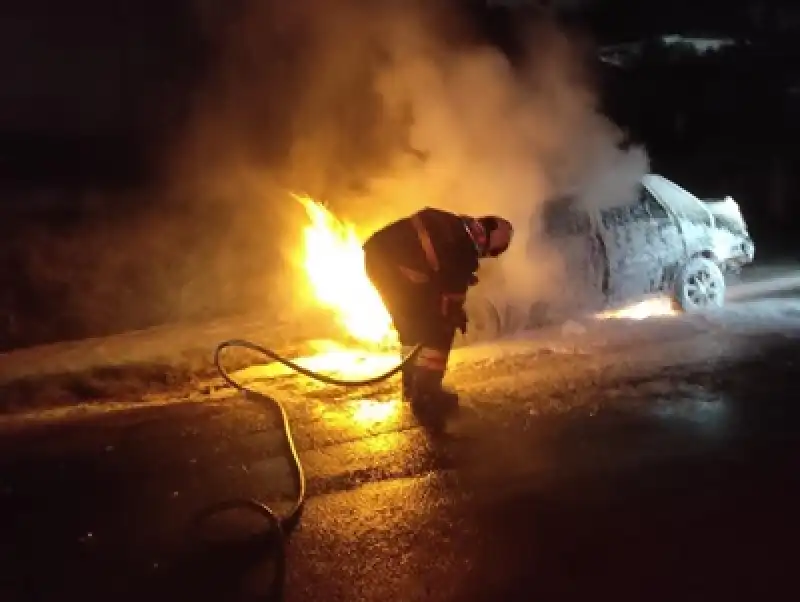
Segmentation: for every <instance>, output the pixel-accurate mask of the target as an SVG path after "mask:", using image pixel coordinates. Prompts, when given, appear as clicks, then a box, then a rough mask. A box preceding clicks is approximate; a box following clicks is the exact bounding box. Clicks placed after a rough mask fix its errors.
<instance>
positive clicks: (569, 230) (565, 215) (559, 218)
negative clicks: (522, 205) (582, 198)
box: [544, 197, 590, 236]
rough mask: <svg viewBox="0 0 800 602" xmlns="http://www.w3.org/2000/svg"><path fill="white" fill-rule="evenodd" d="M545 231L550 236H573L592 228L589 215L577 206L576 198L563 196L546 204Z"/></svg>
mask: <svg viewBox="0 0 800 602" xmlns="http://www.w3.org/2000/svg"><path fill="white" fill-rule="evenodd" d="M544 226H545V232H546V233H547V234H549V235H550V236H571V235H576V234H584V233H586V232H588V231H589V230H590V223H589V216H588V215H587V213H586V212H585V211H582V210H581V209H580V208H578V207H576V206H575V202H574V199H572V198H570V197H562V198H558V199H554V200H552V201H549V202H548V203H546V204H545V210H544Z"/></svg>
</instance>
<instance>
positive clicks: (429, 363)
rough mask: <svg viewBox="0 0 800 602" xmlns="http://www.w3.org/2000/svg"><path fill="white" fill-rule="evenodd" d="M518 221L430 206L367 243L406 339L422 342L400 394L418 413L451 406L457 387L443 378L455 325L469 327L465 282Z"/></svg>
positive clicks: (372, 269)
mask: <svg viewBox="0 0 800 602" xmlns="http://www.w3.org/2000/svg"><path fill="white" fill-rule="evenodd" d="M512 235H513V228H512V226H511V223H510V222H509V221H508V220H505V219H503V218H501V217H496V216H486V217H478V218H474V217H469V216H466V215H458V214H455V213H450V212H447V211H442V210H440V209H434V208H430V207H426V208H425V209H422V210H421V211H418V212H416V213H415V214H413V215H411V216H409V217H406V218H403V219H400V220H397V221H395V222H393V223H390V224H389V225H387V226H385V227H383V228H381V229H380V230H378V231H377V232H375V233H374V234H372V236H370V238H369V239H368V240H367V241H366V242H365V243H364V263H365V269H366V272H367V276H368V277H369V279H370V280H371V281H372V283H373V285H374V286H375V288H376V289H377V291H378V293H379V294H380V295H381V298H382V299H383V302H384V304H385V305H386V309H387V310H388V311H389V314H390V315H391V317H392V320H393V322H394V327H395V329H396V330H397V334H398V336H399V338H400V343H401V345H402V346H403V352H404V355H405V354H406V353H407V352H408V351H409V350H410V348H412V347H414V346H416V345H418V344H419V345H421V346H422V349H421V350H420V352H419V354H418V355H417V358H416V360H415V361H414V363H413V364H411V365H409V366H407V367H406V369H404V371H403V373H402V379H403V396H404V398H406V399H407V400H409V401H410V402H411V406H412V409H413V410H414V412H415V413H416V414H417V415H418V416H421V417H424V415H426V414H428V415H430V413H431V412H432V413H433V414H434V415H442V414H447V413H450V412H451V411H453V410H455V409H457V407H458V395H457V394H456V393H455V392H452V391H450V390H447V389H444V388H443V387H442V380H443V378H444V375H445V372H446V370H447V361H448V357H449V354H450V350H451V348H452V346H453V340H454V338H455V332H456V330H460V331H461V332H462V333H466V331H467V315H466V311H465V309H464V303H465V301H466V294H467V290H468V288H469V287H470V286H472V285H474V284H477V282H478V278H477V276H476V274H475V272H476V271H477V270H478V261H479V260H480V259H483V258H488V257H497V256H499V255H500V254H502V253H503V252H505V251H506V249H508V246H509V244H510V243H511V238H512Z"/></svg>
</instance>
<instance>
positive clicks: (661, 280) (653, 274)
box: [639, 186, 686, 292]
mask: <svg viewBox="0 0 800 602" xmlns="http://www.w3.org/2000/svg"><path fill="white" fill-rule="evenodd" d="M639 198H640V201H641V203H642V204H643V205H644V207H645V211H646V213H647V216H648V218H649V227H647V228H645V229H644V234H645V249H646V253H647V255H648V256H649V258H650V261H651V265H650V266H649V272H650V278H649V283H648V284H649V292H656V291H663V290H665V288H666V287H667V286H668V285H669V283H670V282H672V279H673V278H674V276H675V270H677V269H678V268H680V266H681V265H682V264H683V260H684V257H685V255H686V245H685V241H684V236H683V232H682V231H681V227H680V224H679V223H678V220H677V218H676V216H675V215H674V214H673V213H672V211H670V210H669V209H668V208H667V205H666V204H665V203H662V202H661V201H660V199H658V197H656V196H655V195H654V194H653V193H652V191H650V190H649V189H648V188H647V187H646V186H642V188H641V191H640V196H639Z"/></svg>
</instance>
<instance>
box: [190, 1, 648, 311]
mask: <svg viewBox="0 0 800 602" xmlns="http://www.w3.org/2000/svg"><path fill="white" fill-rule="evenodd" d="M324 4H325V3H324V2H322V1H306V2H297V3H292V5H291V6H287V5H286V4H283V3H282V4H280V5H279V6H278V5H277V4H274V3H264V2H259V3H251V4H247V5H246V6H245V7H244V11H243V12H242V13H241V17H240V19H239V21H238V22H237V25H235V26H234V27H233V29H232V31H233V32H234V34H233V35H232V36H231V37H229V38H228V43H229V46H228V54H227V55H226V61H223V62H222V63H221V65H220V76H219V77H218V79H217V80H215V90H216V92H217V94H216V95H212V96H211V97H210V99H209V102H206V103H205V104H204V105H202V106H201V110H200V112H199V113H198V117H199V120H198V122H196V124H195V125H196V126H198V129H197V130H196V131H195V134H196V135H197V134H198V133H199V134H200V136H199V138H196V139H195V150H196V149H197V148H198V147H202V148H204V149H206V150H205V151H204V152H205V153H206V154H205V156H201V157H198V156H196V155H195V156H193V157H192V158H193V159H194V160H195V163H190V164H189V165H190V168H191V169H193V170H194V172H195V174H193V179H195V181H197V180H196V178H195V177H194V176H195V175H196V173H197V171H201V172H202V173H203V174H205V175H206V176H207V177H205V178H204V179H203V182H204V184H203V185H204V186H205V187H206V188H208V186H210V185H211V184H210V182H209V180H208V177H209V176H210V177H212V178H213V177H215V176H216V177H217V184H216V185H218V184H219V182H220V181H221V182H224V183H225V184H224V185H225V186H227V185H228V183H230V182H231V181H235V180H236V178H237V174H242V173H243V172H248V173H251V174H252V173H258V174H260V175H259V176H257V177H260V178H263V179H269V180H270V181H271V182H273V183H274V184H275V186H277V187H285V188H287V189H294V190H302V191H305V192H308V193H309V194H311V195H312V196H315V197H316V198H323V199H325V200H327V201H329V202H330V203H331V205H332V206H333V207H334V208H335V210H336V211H337V212H338V213H339V214H340V215H342V216H343V217H345V218H347V219H349V220H352V221H354V222H355V223H357V224H358V225H359V226H360V227H361V229H362V231H363V233H364V234H366V233H368V232H369V231H370V230H371V229H373V228H375V227H378V226H380V225H382V224H384V223H386V222H388V221H390V220H393V219H396V218H398V217H401V216H403V215H406V214H408V213H410V212H413V211H415V210H417V209H419V208H421V207H423V206H426V205H427V206H435V207H440V208H443V209H448V210H452V211H458V212H462V213H469V214H475V215H481V214H500V215H503V216H505V217H507V218H508V219H510V220H511V221H512V222H513V223H514V225H515V228H516V233H515V241H514V244H513V245H512V247H511V249H510V250H509V252H508V253H507V255H506V256H505V257H503V258H502V259H501V260H500V261H499V262H495V263H496V264H497V265H491V266H488V267H487V269H486V270H485V271H486V273H487V277H488V278H489V280H490V281H492V282H494V283H496V282H498V281H499V280H502V281H503V282H504V283H505V289H504V290H505V292H506V295H507V299H508V300H509V301H512V302H520V303H523V304H529V303H530V302H531V301H533V300H536V299H537V298H541V297H543V296H544V297H548V296H552V294H553V291H556V290H562V291H563V290H564V287H563V285H564V282H563V281H564V270H563V265H562V263H561V261H560V258H559V254H558V253H557V252H556V251H555V250H554V249H552V248H550V247H549V245H547V244H546V243H545V242H544V241H543V238H542V236H541V235H540V230H539V215H540V211H541V208H542V206H543V204H544V203H545V202H546V201H547V200H548V199H550V198H551V197H552V196H554V195H555V194H558V193H559V192H563V191H567V190H568V191H572V192H575V193H577V194H578V196H579V197H580V198H581V199H582V201H583V202H585V203H587V204H609V203H613V202H616V201H619V200H620V199H624V198H627V196H629V195H630V191H631V190H632V189H633V185H634V184H635V183H636V181H637V180H638V178H639V176H640V175H641V174H642V173H643V172H644V171H646V170H647V157H646V155H645V153H644V152H643V151H642V150H641V149H634V150H633V151H623V150H620V148H619V143H620V142H621V138H622V136H621V132H620V131H619V130H618V129H617V128H616V127H615V126H614V125H613V124H612V123H610V122H609V121H608V120H607V119H605V118H604V117H603V116H601V115H600V114H599V113H598V111H597V109H596V94H595V90H594V89H593V86H592V82H591V77H590V74H589V73H587V72H586V70H585V60H584V59H585V56H584V52H583V51H584V45H583V44H582V43H581V41H580V40H575V39H574V38H571V37H569V36H568V35H566V34H565V33H563V32H562V31H560V30H559V29H558V28H557V27H556V25H555V24H553V23H551V22H542V21H540V22H538V23H532V24H530V25H528V27H527V30H526V34H527V35H526V36H525V39H526V40H528V42H527V48H526V51H527V52H526V56H525V58H524V60H523V61H522V62H521V64H519V65H512V64H511V62H510V61H509V59H508V58H506V56H505V55H504V54H503V53H502V52H501V51H500V50H498V49H497V48H495V47H493V46H491V45H490V44H488V43H485V42H483V41H482V40H481V38H480V36H479V35H477V32H476V31H475V30H473V29H471V28H470V27H469V25H468V22H467V20H466V19H464V18H463V17H462V15H460V14H459V12H458V10H457V5H456V4H455V3H447V2H437V3H424V2H413V1H408V2H381V3H377V2H359V1H357V0H356V1H351V2H340V3H337V10H336V11H326V10H325V7H324ZM215 18H219V17H218V15H217V16H215ZM281 52H288V53H289V55H285V58H283V59H282V60H278V59H277V58H276V54H278V53H281ZM209 148H211V149H214V150H215V151H216V152H215V156H213V157H212V156H209V155H208V150H207V149H209ZM220 151H221V152H220ZM270 153H272V157H273V158H275V157H277V160H275V161H273V162H272V164H270V165H269V166H266V165H264V159H263V158H264V156H265V155H268V154H270ZM185 158H186V156H184V159H185ZM198 158H199V159H200V163H199V164H200V165H202V168H201V169H199V170H198V169H197V165H198V163H197V160H198ZM209 163H213V164H214V165H215V166H216V169H213V170H209V168H208V164H209ZM257 202H258V201H257ZM261 202H264V201H263V199H262V200H261ZM286 202H290V201H288V200H287V201H286ZM274 203H275V201H274V200H273V205H271V207H272V208H271V209H270V210H269V211H275V209H274ZM287 212H289V213H290V212H291V211H290V210H289V209H287Z"/></svg>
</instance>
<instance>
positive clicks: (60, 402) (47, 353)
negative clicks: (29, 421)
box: [0, 316, 329, 415]
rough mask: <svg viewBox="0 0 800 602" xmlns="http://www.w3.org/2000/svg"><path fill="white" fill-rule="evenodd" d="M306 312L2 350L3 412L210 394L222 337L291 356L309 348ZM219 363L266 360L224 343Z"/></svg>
mask: <svg viewBox="0 0 800 602" xmlns="http://www.w3.org/2000/svg"><path fill="white" fill-rule="evenodd" d="M310 318H311V317H309V320H306V321H303V322H299V323H298V321H297V320H292V321H290V320H288V319H285V318H281V317H274V318H264V317H263V316H260V317H252V316H242V317H235V318H230V319H225V320H217V321H214V322H209V323H205V324H187V325H177V326H168V327H162V328H155V329H150V330H144V331H138V332H130V333H125V334H120V335H115V336H111V337H105V338H98V339H87V340H84V341H76V342H68V343H59V344H54V345H46V346H41V347H32V348H28V349H21V350H17V351H13V352H9V353H5V354H1V355H0V415H3V414H5V415H8V414H16V413H21V412H33V411H39V410H44V409H50V408H60V407H66V406H77V405H84V404H92V403H108V402H112V401H113V402H121V403H128V402H132V401H147V399H150V398H157V397H161V398H163V396H164V394H170V395H174V396H175V397H176V398H180V397H182V396H186V395H187V394H188V393H189V392H197V391H198V390H199V391H200V392H205V393H208V392H211V391H212V390H213V389H214V388H215V387H216V386H220V385H221V380H220V379H219V377H218V375H217V372H216V369H215V367H214V362H213V359H214V358H213V354H214V349H215V347H216V345H217V344H218V343H219V342H220V341H223V340H226V339H233V338H244V339H248V340H252V341H254V342H257V343H259V344H263V345H265V346H267V347H270V348H273V349H276V350H278V351H279V352H281V353H282V354H286V355H287V356H289V357H296V356H298V355H302V354H304V353H307V352H308V351H309V350H310V348H311V347H310V346H311V344H312V343H311V341H312V336H313V335H312V333H311V330H312V329H311V328H309V322H310V321H311V320H310ZM320 334H321V335H323V336H324V335H326V334H329V333H325V332H322V333H320V331H319V329H317V333H316V335H317V336H320ZM224 363H225V365H226V366H227V367H229V369H231V370H238V369H241V368H245V367H248V366H251V365H254V364H258V363H265V359H264V358H263V357H262V356H260V355H258V354H255V353H253V352H250V351H247V350H244V349H228V350H226V351H225V355H224Z"/></svg>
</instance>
